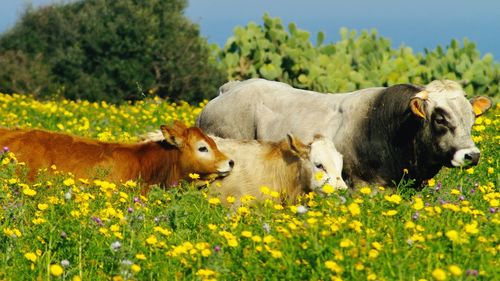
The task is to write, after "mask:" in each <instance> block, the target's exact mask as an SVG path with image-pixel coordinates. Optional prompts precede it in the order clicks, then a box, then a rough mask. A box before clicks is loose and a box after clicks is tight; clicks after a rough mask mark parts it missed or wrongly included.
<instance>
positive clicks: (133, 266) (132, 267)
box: [130, 264, 141, 273]
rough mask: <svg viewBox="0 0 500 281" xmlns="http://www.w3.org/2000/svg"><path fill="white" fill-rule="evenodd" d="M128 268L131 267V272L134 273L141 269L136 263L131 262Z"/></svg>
mask: <svg viewBox="0 0 500 281" xmlns="http://www.w3.org/2000/svg"><path fill="white" fill-rule="evenodd" d="M130 269H131V270H132V271H133V272H135V273H137V272H139V271H141V267H140V266H139V265H137V264H133V265H132V266H131V267H130Z"/></svg>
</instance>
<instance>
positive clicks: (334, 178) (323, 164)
mask: <svg viewBox="0 0 500 281" xmlns="http://www.w3.org/2000/svg"><path fill="white" fill-rule="evenodd" d="M310 146H311V152H310V157H309V158H310V159H309V160H310V161H311V163H312V179H311V187H312V188H313V189H314V190H316V189H318V188H320V187H322V186H323V185H325V184H328V185H330V186H332V187H333V188H335V189H347V185H346V183H345V182H344V180H343V179H342V166H343V160H342V155H341V154H340V153H339V152H338V151H337V149H336V148H335V145H334V144H333V142H332V141H331V140H328V139H326V138H324V137H316V138H315V139H314V141H313V142H312V143H311V144H310Z"/></svg>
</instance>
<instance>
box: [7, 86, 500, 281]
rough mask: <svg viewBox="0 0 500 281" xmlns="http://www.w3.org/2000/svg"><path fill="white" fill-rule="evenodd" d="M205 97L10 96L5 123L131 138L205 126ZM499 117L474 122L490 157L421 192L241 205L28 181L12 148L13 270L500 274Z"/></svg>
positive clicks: (202, 276)
mask: <svg viewBox="0 0 500 281" xmlns="http://www.w3.org/2000/svg"><path fill="white" fill-rule="evenodd" d="M202 106H203V104H200V105H199V106H196V107H193V106H190V105H188V104H185V103H181V104H169V103H167V102H165V101H163V100H160V99H154V100H148V101H145V102H138V103H136V104H134V105H132V104H125V105H122V106H114V105H109V104H106V103H88V102H70V101H60V102H39V101H35V100H33V99H31V98H29V97H26V96H19V95H3V94H0V107H1V110H0V125H1V126H5V127H10V128H13V127H32V128H46V129H49V130H54V131H64V132H69V133H72V134H76V135H81V136H89V137H93V138H96V139H101V140H119V141H126V142H131V141H135V140H136V139H137V135H139V134H142V133H145V132H147V131H151V130H155V129H157V128H159V125H160V124H163V123H170V122H171V120H173V119H179V120H182V121H184V122H185V123H186V124H189V125H192V124H193V123H194V118H195V117H196V115H197V114H198V113H199V112H200V110H201V108H202ZM499 126H500V107H499V106H498V105H497V106H496V107H495V108H494V109H492V110H491V111H490V112H489V113H488V114H487V115H485V116H483V117H481V118H479V119H477V121H476V125H475V126H474V128H473V135H474V140H475V142H476V143H477V144H478V146H479V147H480V148H481V150H482V159H481V162H480V164H479V165H478V166H476V167H474V168H470V169H466V170H460V169H446V168H445V169H443V170H442V171H441V172H440V173H439V174H438V175H437V176H436V177H435V178H434V179H432V180H430V181H429V183H428V186H427V187H425V188H424V189H423V190H422V191H418V192H415V191H413V190H409V189H405V188H404V182H405V181H404V180H403V181H402V182H401V185H400V188H399V189H398V190H393V189H387V188H384V187H378V186H371V187H364V188H361V189H359V190H356V191H353V192H349V193H338V192H329V190H326V191H327V193H328V194H327V195H326V196H318V195H314V194H309V195H307V196H305V197H304V198H302V199H301V201H300V203H299V204H297V205H281V204H276V203H274V201H272V200H268V201H266V202H264V203H262V204H254V203H252V198H250V197H249V198H245V200H244V201H246V202H248V203H245V204H243V206H240V207H234V208H227V207H224V206H222V205H221V201H220V200H219V199H217V198H210V197H209V196H208V195H207V193H206V191H203V190H201V191H200V190H197V189H195V188H193V187H190V186H189V185H186V184H181V185H179V186H178V187H177V188H173V189H171V190H167V191H164V190H160V189H159V188H156V189H154V190H153V191H152V192H151V193H150V194H149V195H148V197H142V196H140V193H139V188H138V186H137V183H135V182H126V183H109V182H106V181H102V180H91V179H78V178H74V177H72V176H71V175H68V174H65V173H61V172H58V171H57V167H51V168H49V170H51V174H50V175H49V174H48V173H45V174H42V175H41V176H40V178H39V180H38V181H37V182H36V183H29V182H26V180H25V179H24V178H23V177H22V176H19V175H18V173H16V172H15V170H16V169H19V168H21V169H22V168H23V166H22V163H17V162H16V161H15V159H14V158H15V156H13V155H12V154H11V153H8V152H7V150H8V148H4V153H2V155H1V163H0V165H1V167H0V186H1V190H0V202H1V206H2V208H1V209H0V280H34V279H37V280H58V279H59V280H183V279H187V280H495V279H496V280H499V278H500V259H499V254H498V253H499V251H500V244H499V241H500V217H499V213H498V208H499V202H500V193H499V191H498V184H499V182H500V178H499V170H500V167H499V165H500V163H499V161H500V146H499V144H500V134H499ZM0 145H1V144H0ZM0 149H1V147H0ZM262 192H263V193H267V194H268V196H269V198H270V199H271V198H272V197H273V196H275V194H269V192H267V190H266V189H265V188H263V189H262ZM232 199H233V200H234V198H228V199H223V200H228V201H231V200H232Z"/></svg>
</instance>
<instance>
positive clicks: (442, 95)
mask: <svg viewBox="0 0 500 281" xmlns="http://www.w3.org/2000/svg"><path fill="white" fill-rule="evenodd" d="M491 104H492V102H491V100H490V99H489V98H487V97H484V96H479V97H475V98H472V99H471V100H470V101H469V100H467V99H466V98H465V92H464V90H463V89H462V87H461V86H460V84H458V83H457V82H454V81H450V80H435V81H433V82H431V83H429V84H428V85H427V86H426V87H425V88H424V90H423V91H421V92H419V93H417V94H416V95H415V96H414V97H413V98H412V99H411V101H410V109H411V111H412V112H413V114H414V115H415V116H417V117H418V118H421V119H424V120H425V124H426V125H425V127H424V131H423V135H422V136H421V137H423V138H424V140H423V141H424V142H431V143H427V145H431V149H432V151H429V152H430V153H433V154H434V156H438V157H439V159H440V160H442V161H444V162H443V163H442V164H444V165H445V166H448V167H460V166H467V165H476V164H477V163H478V161H479V156H480V152H479V149H478V148H477V147H476V146H475V145H474V142H473V141H472V138H471V129H472V125H473V124H474V120H475V118H476V117H477V116H480V115H482V114H483V113H485V112H486V111H487V110H488V109H489V108H490V107H491Z"/></svg>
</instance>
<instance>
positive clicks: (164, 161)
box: [0, 122, 233, 193]
mask: <svg viewBox="0 0 500 281" xmlns="http://www.w3.org/2000/svg"><path fill="white" fill-rule="evenodd" d="M161 132H162V134H163V135H164V137H165V141H157V142H145V143H137V144H121V143H106V142H100V141H95V140H91V139H85V138H80V137H75V136H70V135H67V134H61V133H54V132H48V131H43V130H33V129H14V130H9V129H5V128H0V146H7V147H8V148H9V150H10V151H12V152H13V153H14V154H15V155H16V157H17V159H18V160H19V161H21V162H25V163H26V164H27V166H28V168H29V173H28V177H29V179H30V180H34V178H35V176H36V174H37V171H38V169H41V168H48V167H50V166H52V165H56V166H57V168H58V170H61V171H65V172H71V173H73V174H74V175H75V176H76V177H85V178H91V177H95V176H104V178H106V179H109V180H112V181H120V180H123V181H125V180H129V179H141V180H142V181H143V182H145V183H146V184H148V185H151V184H161V185H163V186H167V187H168V186H170V185H172V184H175V183H177V182H178V181H179V180H181V179H189V174H190V173H196V174H199V175H200V176H201V179H208V178H216V177H221V176H226V175H227V174H228V173H229V172H230V171H231V169H232V167H233V161H232V160H229V159H228V158H227V157H226V156H225V155H224V154H222V153H221V152H220V151H219V149H218V148H217V146H216V144H215V142H214V141H213V140H212V139H211V138H210V137H208V136H206V135H205V134H204V133H203V132H202V131H201V129H199V128H196V127H192V128H187V127H186V126H184V125H183V124H182V123H180V122H175V123H174V125H173V127H168V126H165V125H162V126H161ZM98 172H99V173H101V174H98ZM102 173H104V175H102ZM148 191H149V187H147V188H145V189H143V193H147V192H148Z"/></svg>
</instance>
